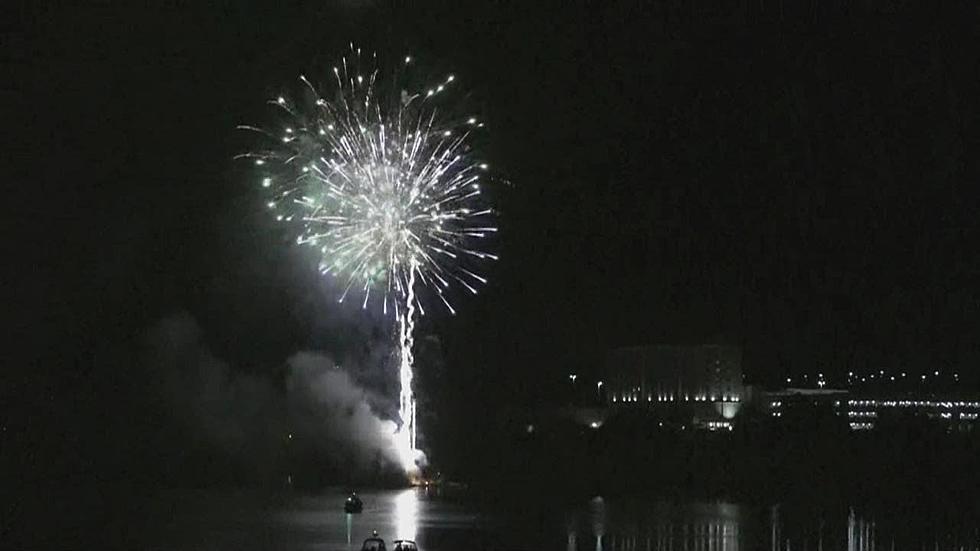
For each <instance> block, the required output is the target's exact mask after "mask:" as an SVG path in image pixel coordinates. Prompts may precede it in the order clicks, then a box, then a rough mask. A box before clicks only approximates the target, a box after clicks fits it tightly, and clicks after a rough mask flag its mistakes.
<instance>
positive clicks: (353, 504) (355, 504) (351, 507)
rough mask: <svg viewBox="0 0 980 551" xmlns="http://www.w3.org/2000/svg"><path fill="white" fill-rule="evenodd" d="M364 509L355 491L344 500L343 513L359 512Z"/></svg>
mask: <svg viewBox="0 0 980 551" xmlns="http://www.w3.org/2000/svg"><path fill="white" fill-rule="evenodd" d="M362 510H364V503H363V502H362V501H361V498H359V497H357V492H354V493H352V494H351V495H350V497H348V498H347V501H345V502H344V512H345V513H360V512H361V511H362Z"/></svg>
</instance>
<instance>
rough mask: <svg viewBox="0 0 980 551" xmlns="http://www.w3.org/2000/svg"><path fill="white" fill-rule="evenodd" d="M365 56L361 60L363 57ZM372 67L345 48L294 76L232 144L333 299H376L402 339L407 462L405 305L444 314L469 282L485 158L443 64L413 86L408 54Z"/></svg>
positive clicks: (398, 440)
mask: <svg viewBox="0 0 980 551" xmlns="http://www.w3.org/2000/svg"><path fill="white" fill-rule="evenodd" d="M365 57H366V59H365ZM393 65H394V67H392V68H391V69H390V70H388V69H386V70H383V69H381V68H380V64H379V63H378V58H377V55H376V54H371V55H369V56H362V55H361V50H360V49H355V48H354V47H353V46H352V47H351V51H350V53H349V54H348V55H347V56H345V57H343V58H342V59H341V60H340V63H338V65H337V66H335V67H332V68H330V69H329V74H328V75H326V77H327V78H326V79H325V82H326V83H327V84H326V86H323V87H318V86H314V84H313V83H311V81H310V80H309V79H307V78H306V77H305V76H300V77H299V84H298V85H297V88H298V89H299V91H300V93H299V94H297V95H296V96H291V97H287V96H286V95H280V96H278V97H275V98H273V99H271V100H270V101H269V103H270V104H271V106H272V107H273V109H274V112H275V115H276V121H277V122H276V123H273V124H272V125H271V126H268V127H262V128H260V127H255V126H242V127H240V128H242V129H245V130H249V131H254V132H258V133H260V134H261V135H262V136H263V139H262V143H263V147H262V148H260V149H258V150H256V151H253V152H250V153H247V154H244V155H242V156H241V157H244V158H247V159H250V160H252V161H253V162H254V163H255V164H256V165H257V167H258V168H259V172H260V173H261V175H260V179H259V185H260V186H261V187H262V188H264V189H265V191H266V192H267V193H268V199H267V200H268V202H267V206H268V208H269V209H270V211H271V212H272V213H273V215H274V216H275V218H276V220H278V221H280V222H282V223H284V224H288V225H289V227H290V228H295V229H296V234H297V236H296V243H297V244H298V245H301V246H307V247H310V248H312V249H313V250H314V251H315V252H316V254H317V255H318V257H319V259H320V262H319V269H320V271H321V272H322V273H323V274H325V275H327V276H329V277H332V278H334V279H335V280H336V281H337V282H339V288H340V289H341V291H340V292H339V293H338V297H337V300H338V301H339V302H344V301H345V300H357V301H359V302H360V304H361V307H362V308H368V307H369V305H371V304H376V305H380V308H381V310H382V311H383V312H384V313H385V315H392V316H393V317H394V319H395V326H396V330H397V333H398V347H399V383H400V394H399V416H400V417H401V426H400V427H399V429H398V430H397V432H396V433H395V435H394V440H395V442H394V444H395V447H396V449H397V450H398V455H399V457H400V460H401V462H402V464H403V465H404V466H405V468H406V471H408V472H409V473H410V474H411V472H413V471H415V470H416V466H415V464H416V461H417V459H418V457H419V456H420V452H419V451H418V450H417V441H416V434H417V431H416V426H415V420H416V415H415V396H414V394H413V391H412V381H413V377H414V372H413V356H412V346H413V340H414V339H413V335H414V327H415V318H416V315H419V316H421V315H425V313H426V310H425V303H427V302H431V303H433V304H436V305H438V306H440V307H442V308H445V310H447V311H448V312H450V313H452V314H455V312H456V311H455V308H454V307H453V303H452V300H451V296H453V292H454V290H455V289H460V290H463V291H464V292H468V293H472V294H476V293H477V292H478V290H479V288H480V286H482V285H483V284H485V283H486V282H487V280H486V279H485V277H484V276H482V275H480V269H481V266H482V265H484V264H485V263H486V262H487V261H492V260H495V259H496V258H497V257H496V256H495V255H493V254H490V253H488V252H486V251H485V250H484V249H485V247H484V244H485V242H486V238H487V237H489V236H491V235H493V234H494V233H496V231H497V228H496V226H495V225H494V218H493V210H492V209H491V208H490V207H489V206H488V205H487V203H486V202H485V201H484V195H483V193H482V189H481V187H482V186H483V185H485V184H486V183H488V182H489V179H488V165H487V164H486V162H485V161H484V160H482V159H480V158H479V156H478V153H477V151H476V148H475V147H474V139H475V138H476V136H477V135H479V134H480V133H482V131H483V128H484V123H483V122H482V121H480V119H479V118H478V117H477V116H475V115H473V114H472V113H466V112H464V111H462V109H461V108H460V101H459V99H458V98H460V97H461V94H460V93H459V90H458V89H457V88H458V86H459V84H458V82H457V80H456V78H455V76H454V75H452V74H448V75H443V76H442V77H441V78H439V79H438V80H437V81H436V82H430V83H429V84H428V85H424V86H420V85H415V86H413V85H412V84H411V82H412V78H413V76H412V73H413V68H414V66H415V65H416V63H415V60H414V59H413V58H411V57H410V56H406V57H404V58H403V59H399V60H398V62H397V63H394V64H393Z"/></svg>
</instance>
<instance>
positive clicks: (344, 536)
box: [6, 489, 980, 551]
mask: <svg viewBox="0 0 980 551" xmlns="http://www.w3.org/2000/svg"><path fill="white" fill-rule="evenodd" d="M361 495H362V496H363V499H364V504H365V507H364V512H363V513H362V514H360V515H347V514H345V513H344V512H343V502H344V498H345V494H344V492H343V491H342V490H327V491H323V492H319V493H316V494H310V495H301V494H296V493H289V492H283V493H277V494H268V493H266V494H260V493H256V492H229V491H216V490H212V491H179V492H178V491H171V492H164V493H159V494H156V495H153V496H143V497H140V496H138V495H130V496H129V498H128V500H127V501H124V502H122V501H120V502H108V501H105V500H103V501H101V502H100V501H99V499H98V497H97V496H90V498H91V499H92V501H91V503H88V504H87V508H88V510H85V511H83V510H81V509H78V508H76V507H73V505H72V504H68V503H59V502H57V501H52V503H51V508H50V513H49V514H50V516H49V517H48V518H47V526H45V525H43V524H39V523H37V522H35V523H33V524H34V525H35V528H34V529H32V530H31V531H30V532H29V533H24V532H23V531H17V532H14V533H11V534H8V536H15V537H16V538H17V540H11V541H8V542H6V543H7V544H12V545H13V546H15V547H20V548H60V549H81V548H113V549H117V548H127V549H174V550H184V549H187V550H190V549H208V550H224V549H228V550H231V549H235V550H248V549H263V550H265V549H282V550H301V549H302V550H305V549H309V550H333V549H336V550H347V549H354V550H357V549H359V548H360V543H361V542H362V541H363V539H364V538H366V537H368V536H369V535H370V534H371V532H372V531H373V530H377V531H378V533H379V535H380V536H382V537H383V538H384V539H385V540H386V541H387V542H388V543H389V545H390V542H391V541H392V540H393V539H396V538H406V539H414V540H416V541H417V542H418V544H419V547H420V549H422V550H423V551H427V550H448V549H452V550H457V549H566V550H573V549H588V550H634V549H650V550H684V549H690V550H700V549H704V550H719V551H722V550H733V551H734V550H738V549H746V550H749V549H812V550H819V549H828V550H831V549H847V550H848V551H851V550H865V549H868V550H870V549H929V550H939V549H956V550H973V551H976V550H980V531H978V526H980V518H978V517H977V516H976V514H975V513H966V512H964V511H963V510H962V509H960V508H959V507H957V506H956V504H954V503H949V504H948V507H940V506H936V505H929V506H925V505H922V504H920V503H915V502H906V503H894V504H893V506H890V507H887V508H882V509H878V510H868V509H862V508H859V507H850V506H836V507H830V508H826V507H825V508H821V509H814V508H812V507H809V506H806V505H794V504H790V503H784V504H780V505H770V506H755V505H740V504H735V503H726V502H713V501H692V500H663V499H658V498H650V499H637V498H631V499H627V498H615V499H614V498H606V499H603V498H598V497H596V498H592V499H568V500H563V499H557V498H556V499H550V498H549V497H548V496H541V495H514V496H512V497H511V498H508V499H503V500H499V499H495V500H482V501H481V500H478V499H474V496H472V495H455V496H447V495H437V494H436V493H435V492H425V491H421V490H412V489H406V490H384V491H373V492H372V491H366V492H363V493H362V494H361ZM115 499H121V498H115ZM75 505H78V504H75ZM35 520H37V519H35Z"/></svg>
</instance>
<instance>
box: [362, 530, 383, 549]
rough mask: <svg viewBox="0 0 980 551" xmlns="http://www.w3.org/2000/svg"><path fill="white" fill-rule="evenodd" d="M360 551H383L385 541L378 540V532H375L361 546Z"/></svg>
mask: <svg viewBox="0 0 980 551" xmlns="http://www.w3.org/2000/svg"><path fill="white" fill-rule="evenodd" d="M361 551H385V540H383V539H381V538H379V537H378V532H377V531H375V532H374V535H373V536H371V537H370V538H368V539H366V540H364V543H362V544H361Z"/></svg>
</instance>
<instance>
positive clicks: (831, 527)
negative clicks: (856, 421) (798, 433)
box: [565, 498, 980, 551]
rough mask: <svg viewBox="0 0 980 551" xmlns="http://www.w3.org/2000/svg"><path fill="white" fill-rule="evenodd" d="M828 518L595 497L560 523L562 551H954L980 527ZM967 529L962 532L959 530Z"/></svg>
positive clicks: (976, 536)
mask: <svg viewBox="0 0 980 551" xmlns="http://www.w3.org/2000/svg"><path fill="white" fill-rule="evenodd" d="M845 515H846V516H843V515H829V516H828V518H823V517H820V516H813V515H809V516H808V515H800V514H798V513H797V514H795V515H787V514H785V513H784V512H783V511H782V508H781V507H779V506H773V507H770V508H768V509H767V510H758V509H755V510H750V508H747V507H743V506H739V505H734V504H728V503H709V504H705V503H702V504H690V503H686V504H685V503H680V504H678V503H673V504H667V503H660V504H645V503H641V502H633V503H630V502H626V503H616V504H615V505H613V504H611V503H610V502H607V500H603V499H602V498H594V499H592V500H591V501H590V502H589V503H588V505H587V506H586V507H582V508H580V509H578V510H576V511H573V512H572V513H571V514H570V515H569V518H568V519H567V520H566V522H565V526H566V545H565V549H566V551H592V550H593V549H594V550H595V551H636V550H648V551H675V550H677V551H682V550H683V551H738V550H739V549H769V550H771V551H791V550H793V549H813V550H816V551H823V550H828V551H830V550H843V549H846V550H847V551H876V550H878V549H883V550H889V549H890V550H894V549H923V550H926V549H928V550H930V551H932V550H941V549H954V550H959V551H980V529H977V528H970V526H971V525H970V524H969V523H966V524H965V525H964V524H961V525H960V526H959V527H958V528H955V529H944V528H943V527H940V526H928V525H927V524H921V523H919V524H917V525H916V526H915V527H911V528H909V527H908V526H907V525H906V528H908V529H903V528H902V527H901V526H902V524H903V523H902V522H900V521H893V522H892V523H891V526H890V529H887V530H882V529H881V528H882V527H881V525H880V524H879V523H878V522H877V521H875V520H874V519H869V518H863V517H861V516H860V515H858V514H857V513H855V511H854V509H850V510H849V512H846V513H845ZM963 526H967V528H965V529H964V528H963Z"/></svg>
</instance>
